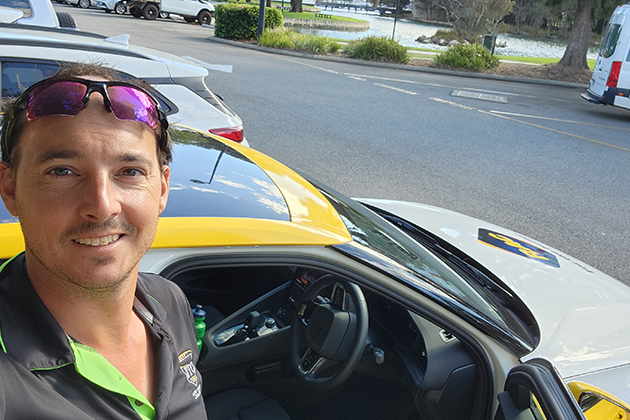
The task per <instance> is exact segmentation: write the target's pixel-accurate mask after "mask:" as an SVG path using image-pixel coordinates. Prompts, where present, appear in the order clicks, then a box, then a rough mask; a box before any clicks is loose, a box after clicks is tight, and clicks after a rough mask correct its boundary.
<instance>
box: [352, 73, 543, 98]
mask: <svg viewBox="0 0 630 420" xmlns="http://www.w3.org/2000/svg"><path fill="white" fill-rule="evenodd" d="M344 74H345V75H346V76H355V77H362V78H366V79H375V80H382V81H385V82H397V83H410V84H413V85H422V86H433V87H443V88H449V89H462V90H470V91H476V92H484V93H490V94H497V95H506V96H518V97H521V98H537V96H531V95H521V94H518V93H510V92H501V91H496V90H487V89H475V88H469V87H457V86H452V85H443V84H440V83H426V82H416V81H414V80H405V79H393V78H390V77H377V76H366V75H363V74H353V73H344Z"/></svg>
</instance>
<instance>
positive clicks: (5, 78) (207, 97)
mask: <svg viewBox="0 0 630 420" xmlns="http://www.w3.org/2000/svg"><path fill="white" fill-rule="evenodd" d="M128 38H129V36H128V35H121V36H118V37H110V38H107V37H104V36H101V35H96V34H92V33H88V32H83V31H80V32H79V31H77V32H68V31H64V30H58V29H57V30H54V29H39V28H36V27H26V26H22V25H9V24H0V64H1V70H2V97H7V96H14V95H18V94H19V93H21V92H22V91H24V90H25V89H26V88H28V87H29V86H30V85H31V84H33V83H35V82H36V81H38V80H41V79H42V78H44V77H46V76H48V75H50V74H52V73H54V72H55V71H56V70H57V68H58V67H59V65H60V63H63V62H95V61H97V62H100V63H102V64H105V65H110V66H111V67H112V68H115V69H116V70H119V71H121V72H123V73H125V74H127V75H129V76H130V77H137V78H141V79H144V80H145V81H147V82H148V83H150V84H151V86H152V87H153V88H154V89H155V91H156V93H157V95H156V96H157V97H158V98H159V100H160V102H161V103H162V106H163V107H164V109H165V110H166V112H167V115H168V118H169V121H170V122H178V123H181V124H184V125H187V126H189V127H193V128H197V129H199V130H202V131H205V132H210V133H214V134H218V135H221V136H223V137H226V138H228V139H230V140H234V141H236V142H240V143H243V144H245V145H248V143H247V140H246V139H245V138H244V136H243V122H242V120H241V119H240V118H239V116H238V115H236V113H234V112H233V111H232V110H231V109H230V108H229V107H228V106H227V105H226V104H225V103H224V102H223V100H222V99H221V98H220V97H219V96H217V95H215V94H214V93H213V92H212V91H211V90H210V89H209V88H208V87H207V86H206V84H205V78H206V77H207V76H208V70H207V69H205V68H203V67H200V66H199V65H198V64H197V63H195V62H193V61H190V60H186V59H183V58H180V57H176V56H174V55H171V54H167V53H163V52H160V51H156V50H151V49H148V48H141V47H137V46H134V45H131V44H129V43H128Z"/></svg>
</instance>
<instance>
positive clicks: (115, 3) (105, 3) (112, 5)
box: [96, 0, 127, 15]
mask: <svg viewBox="0 0 630 420" xmlns="http://www.w3.org/2000/svg"><path fill="white" fill-rule="evenodd" d="M96 7H99V8H101V9H103V10H105V12H107V13H111V12H112V11H113V12H116V13H117V14H119V15H124V14H125V13H127V2H126V1H124V0H99V1H97V2H96Z"/></svg>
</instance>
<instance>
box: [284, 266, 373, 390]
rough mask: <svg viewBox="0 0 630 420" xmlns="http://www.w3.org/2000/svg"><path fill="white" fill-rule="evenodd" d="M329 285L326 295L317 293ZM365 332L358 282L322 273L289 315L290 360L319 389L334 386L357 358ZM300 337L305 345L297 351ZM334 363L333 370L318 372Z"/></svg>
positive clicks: (364, 306)
mask: <svg viewBox="0 0 630 420" xmlns="http://www.w3.org/2000/svg"><path fill="white" fill-rule="evenodd" d="M331 286H332V289H333V291H332V296H331V297H330V298H323V297H321V296H319V293H320V292H321V291H322V290H324V289H326V288H328V287H331ZM350 299H352V303H354V306H353V307H352V305H351V304H350V303H351V302H350ZM367 333H368V309H367V303H366V301H365V297H364V296H363V292H362V291H361V289H360V288H359V286H357V285H356V284H354V283H350V282H349V281H347V280H344V279H342V278H339V277H337V276H334V275H332V274H328V275H325V276H323V277H321V278H320V279H318V280H317V281H316V282H315V283H313V284H312V285H311V286H310V287H309V288H308V290H307V291H306V293H304V295H303V296H302V298H301V299H300V302H299V303H298V305H297V310H296V311H295V314H294V315H293V321H292V324H291V362H292V363H291V364H292V365H293V367H294V368H295V370H296V371H297V374H298V377H300V378H301V379H303V380H304V382H306V383H307V384H309V385H312V386H314V387H316V388H318V389H320V390H321V389H330V388H334V387H336V386H338V385H340V384H342V383H343V382H344V381H345V380H346V379H348V377H349V376H350V374H351V373H352V372H353V371H354V369H355V368H356V366H357V364H358V363H359V360H361V356H362V355H363V351H364V349H365V343H366V339H367ZM303 338H305V341H306V344H307V345H308V348H307V349H306V351H305V352H304V351H301V344H302V343H303ZM302 348H303V346H302ZM335 365H339V366H338V368H337V370H336V371H335V372H334V373H332V374H331V375H330V376H323V375H322V373H323V372H324V371H327V370H328V368H330V367H333V366H335Z"/></svg>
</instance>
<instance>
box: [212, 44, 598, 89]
mask: <svg viewBox="0 0 630 420" xmlns="http://www.w3.org/2000/svg"><path fill="white" fill-rule="evenodd" d="M208 40H210V41H212V42H218V43H220V44H227V45H233V46H235V47H241V48H249V49H251V50H256V51H261V52H266V53H270V54H280V55H288V56H292V57H302V58H310V59H313V60H321V61H336V62H341V63H348V64H355V65H361V66H371V67H383V68H389V69H397V70H408V71H416V72H422V73H434V74H442V75H446V76H459V77H470V78H476V79H489V80H500V81H504V82H518V83H530V84H539V85H551V86H562V87H571V88H583V89H588V85H585V84H582V83H572V82H563V81H559V80H547V79H531V78H527V77H515V76H502V75H498V74H483V73H471V72H466V71H455V70H444V69H435V68H431V67H417V66H409V65H405V64H394V63H383V62H380V61H364V60H357V59H354V58H345V57H330V56H325V55H313V54H306V53H300V52H296V51H287V50H280V49H276V48H268V47H261V46H259V45H254V44H244V43H242V42H237V41H232V40H230V39H223V38H218V37H216V36H210V37H208Z"/></svg>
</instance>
